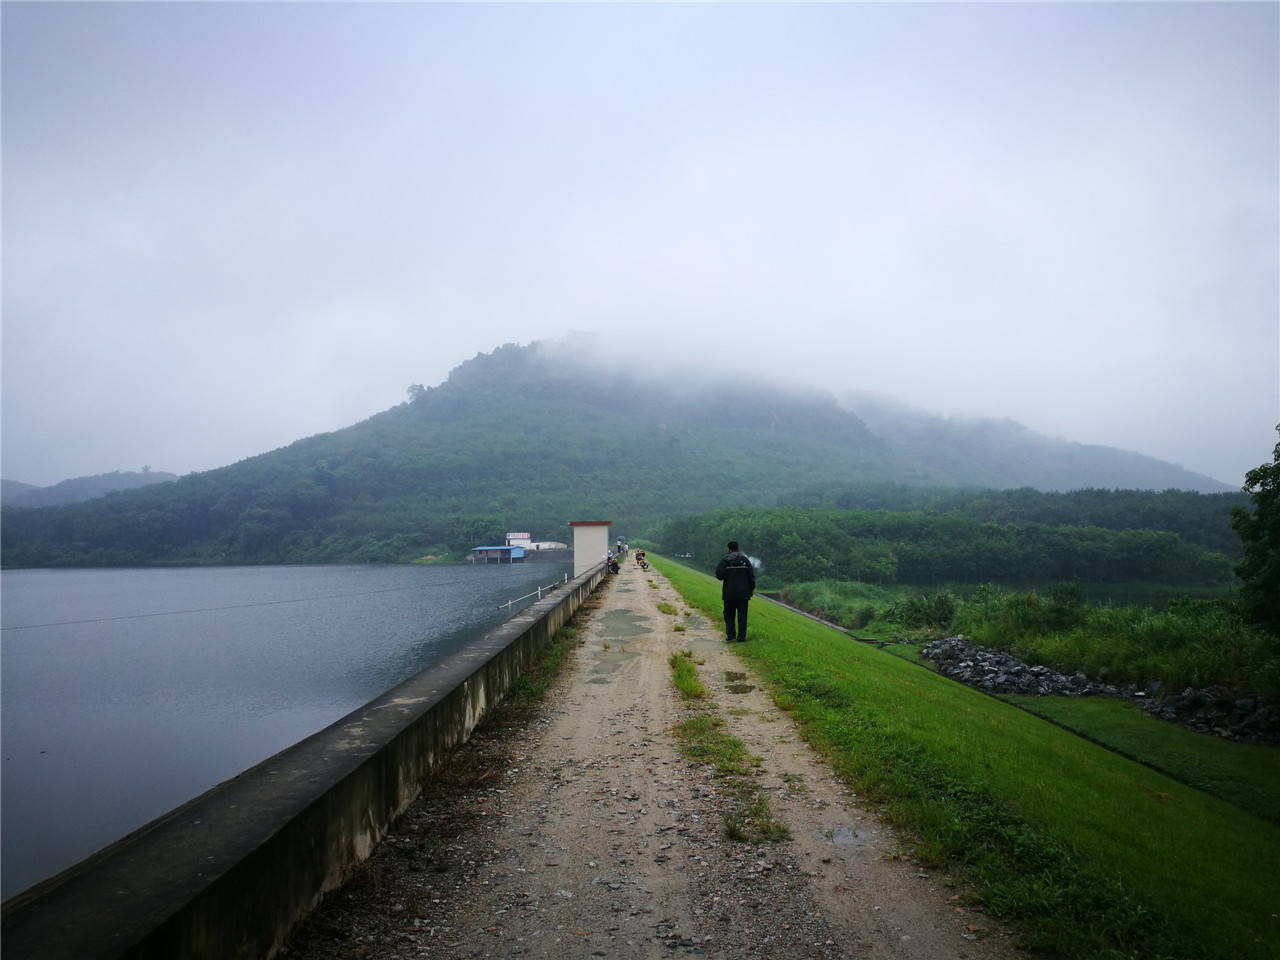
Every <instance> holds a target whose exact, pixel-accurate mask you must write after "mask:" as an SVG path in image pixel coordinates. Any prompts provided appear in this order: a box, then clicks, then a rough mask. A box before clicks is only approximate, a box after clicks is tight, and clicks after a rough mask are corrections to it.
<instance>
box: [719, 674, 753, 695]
mask: <svg viewBox="0 0 1280 960" xmlns="http://www.w3.org/2000/svg"><path fill="white" fill-rule="evenodd" d="M724 679H725V689H726V690H728V691H729V692H730V693H750V692H751V691H752V690H754V689H755V688H756V685H755V684H754V683H744V682H743V681H745V680H746V679H747V675H746V674H745V673H743V672H742V671H741V670H726V671H725V672H724Z"/></svg>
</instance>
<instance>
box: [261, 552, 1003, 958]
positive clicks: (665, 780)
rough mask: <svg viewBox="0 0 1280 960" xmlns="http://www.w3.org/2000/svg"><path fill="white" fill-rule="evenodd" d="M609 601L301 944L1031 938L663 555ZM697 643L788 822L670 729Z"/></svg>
mask: <svg viewBox="0 0 1280 960" xmlns="http://www.w3.org/2000/svg"><path fill="white" fill-rule="evenodd" d="M757 602H760V601H757ZM659 603H666V604H669V605H670V606H672V607H674V608H675V613H674V614H672V613H666V612H663V611H662V610H660V609H659V607H658V604H659ZM593 607H594V609H592V610H590V611H589V612H588V613H586V614H584V615H581V616H580V618H579V630H580V637H581V638H582V640H583V643H582V645H581V646H580V647H579V648H578V649H577V651H576V652H575V653H574V654H573V655H572V657H571V661H570V663H569V664H568V666H567V669H566V670H565V671H564V676H563V677H562V679H561V680H560V681H558V682H557V684H556V685H555V686H554V687H553V690H552V692H551V694H550V695H549V697H548V698H547V700H546V701H545V703H544V704H543V706H542V707H541V708H540V709H539V710H538V711H537V713H536V714H535V715H534V716H530V717H521V718H519V720H518V722H516V721H510V722H507V723H505V724H503V723H501V722H500V723H499V724H497V725H496V726H485V727H482V728H481V729H480V730H479V731H478V732H477V735H476V736H475V737H474V738H473V740H472V741H471V743H469V744H468V745H467V746H466V747H465V748H464V749H463V750H462V751H460V752H459V754H458V756H457V758H456V761H455V763H454V764H453V765H452V767H451V769H450V770H449V771H446V772H445V774H444V775H442V778H441V784H440V785H439V786H437V787H434V788H432V789H431V790H430V791H428V792H427V793H426V794H424V796H423V798H421V799H420V800H419V801H418V802H417V803H416V804H415V805H414V806H413V808H412V809H411V810H410V811H409V812H408V813H407V814H406V815H405V817H403V818H402V820H401V821H400V822H399V823H398V824H397V827H396V829H395V831H394V832H393V834H392V835H391V836H390V837H389V838H388V839H387V840H386V841H385V842H384V843H383V844H382V845H381V846H380V847H379V848H378V850H377V851H376V852H375V854H374V856H373V857H372V858H371V860H370V862H369V864H368V865H367V866H366V867H365V868H363V869H362V871H361V872H360V874H359V875H358V876H357V877H356V878H354V879H353V881H352V882H350V883H349V884H348V885H347V886H346V887H344V888H343V889H342V890H340V891H336V892H335V893H334V894H331V895H330V897H329V898H327V899H326V901H325V903H324V904H323V905H322V907H321V908H320V909H319V910H318V911H317V912H316V914H315V915H314V916H313V917H312V918H311V920H309V921H308V923H307V924H306V925H305V926H304V927H303V928H302V929H301V930H300V931H299V932H298V933H297V934H296V935H295V936H294V937H293V938H291V940H290V942H289V944H287V945H286V947H285V950H284V952H283V953H282V955H283V956H287V957H291V958H296V960H332V958H337V957H348V958H349V957H368V958H408V957H433V958H441V960H455V958H457V960H461V958H470V957H509V956H529V957H555V958H579V957H581V958H593V957H611V958H625V960H631V958H658V957H673V956H685V955H712V954H714V955H719V956H722V957H729V958H736V957H769V958H771V960H794V958H824V960H828V958H829V960H835V958H850V960H853V958H858V960H862V958H903V960H944V958H946V960H954V958H986V960H1009V958H1013V957H1017V956H1020V954H1019V953H1018V952H1017V951H1016V950H1014V948H1013V946H1012V944H1013V939H1012V937H1011V936H1010V935H1009V934H1008V932H1006V931H1004V930H1001V929H1000V928H999V927H998V926H997V925H995V924H993V923H992V922H990V921H989V920H988V919H987V918H986V917H984V916H983V915H982V914H981V913H979V912H975V911H973V910H972V909H970V908H968V907H966V906H965V905H964V903H965V901H964V898H963V892H962V891H961V890H959V889H955V888H953V887H951V886H949V885H948V882H947V880H946V878H945V877H943V876H939V875H933V874H932V873H931V871H927V870H924V869H922V868H921V867H920V866H919V865H917V864H915V863H913V862H911V860H910V859H909V858H905V857H902V856H901V855H900V853H901V847H900V845H899V843H898V841H897V839H896V837H895V835H894V833H893V831H892V830H891V829H890V828H889V827H887V826H886V825H885V824H884V823H883V822H881V820H880V819H879V818H878V817H877V814H876V811H875V810H874V809H873V808H872V807H870V806H868V805H866V804H864V803H862V802H861V801H860V800H859V798H858V797H856V796H854V795H852V794H851V793H850V792H849V791H848V790H847V789H846V788H845V786H844V785H843V784H842V783H840V782H839V781H838V780H836V779H835V778H834V777H833V776H832V774H831V772H830V771H829V770H828V769H826V768H825V767H824V766H823V765H822V764H821V763H820V762H818V761H817V760H815V758H814V756H813V755H812V752H811V751H810V750H809V748H808V747H807V746H806V745H805V744H804V743H803V741H801V740H800V739H799V738H798V737H797V736H796V733H795V730H794V728H793V727H792V725H791V723H790V721H789V720H788V718H787V716H786V715H785V714H784V713H782V712H780V711H779V710H778V709H777V708H776V707H775V706H774V705H773V703H772V701H771V700H770V699H769V698H768V697H767V696H766V695H764V694H763V693H762V692H761V691H760V690H759V689H757V688H756V686H755V684H754V682H753V679H752V678H751V677H750V676H749V674H747V672H746V667H744V666H743V663H742V661H740V660H739V659H738V658H737V657H736V656H735V650H736V649H737V645H733V644H725V643H724V642H723V640H722V639H721V635H722V630H721V629H720V626H721V625H720V624H718V623H710V622H707V621H706V620H704V619H701V618H699V617H696V616H692V615H690V614H689V613H688V611H687V608H686V607H685V605H684V604H683V602H682V601H681V600H680V598H679V597H678V595H677V594H676V593H675V591H674V590H673V589H672V588H671V586H670V585H669V584H668V583H667V581H666V580H665V579H664V578H663V577H662V576H661V575H660V574H657V573H656V572H654V571H652V570H650V571H642V570H640V569H639V568H637V567H636V566H635V564H634V563H632V562H631V560H630V559H628V561H627V562H626V564H625V565H624V567H623V570H622V572H621V573H620V574H618V575H616V576H613V577H611V578H610V579H609V580H608V581H607V582H606V584H605V585H603V586H602V587H601V589H600V591H599V593H598V599H597V600H596V601H595V602H594V603H593ZM677 625H679V626H681V627H683V628H684V629H683V630H677V629H676V627H677ZM748 642H749V641H748ZM683 650H689V651H691V652H692V653H693V655H694V658H695V659H696V660H697V661H699V663H700V666H699V672H700V675H701V677H702V681H703V683H704V684H705V685H706V686H707V687H708V688H709V689H710V690H711V695H712V699H713V700H714V701H715V703H716V709H717V712H718V714H719V716H720V717H722V718H723V720H724V724H725V727H724V728H725V729H727V730H728V732H729V733H731V734H732V735H733V736H735V737H737V738H738V739H740V740H742V741H743V742H744V743H745V744H746V747H747V750H748V752H750V753H751V754H754V755H756V756H758V757H760V758H761V761H762V762H761V765H760V767H759V772H758V778H759V784H760V787H761V789H762V791H763V795H764V796H765V797H766V798H767V799H768V802H769V805H770V807H771V808H772V812H773V816H774V817H775V818H776V819H777V820H780V821H782V822H783V823H785V824H786V826H787V828H788V829H789V832H790V838H789V839H786V840H782V841H778V842H770V843H759V844H748V843H742V842H735V841H731V840H729V839H728V838H727V836H726V832H725V829H724V823H723V816H724V814H725V812H726V811H727V810H728V809H729V808H730V805H731V803H732V798H731V797H730V796H729V795H728V793H727V791H726V790H725V789H724V786H723V783H722V782H720V781H718V780H717V779H716V777H715V776H714V775H713V774H712V773H711V771H710V770H709V768H708V767H707V765H705V764H701V763H692V762H690V761H688V760H685V759H682V758H681V757H680V755H679V753H678V750H677V744H676V742H675V740H674V738H673V737H672V736H671V733H670V731H671V729H672V727H673V726H674V725H675V724H676V723H677V722H678V720H679V719H680V717H681V716H682V711H683V710H684V709H685V707H684V705H683V704H682V702H681V700H680V698H679V696H678V695H677V693H676V691H675V689H674V687H673V686H672V684H671V679H670V678H671V671H670V667H669V666H668V663H667V660H668V657H669V655H670V654H671V653H673V652H678V651H683Z"/></svg>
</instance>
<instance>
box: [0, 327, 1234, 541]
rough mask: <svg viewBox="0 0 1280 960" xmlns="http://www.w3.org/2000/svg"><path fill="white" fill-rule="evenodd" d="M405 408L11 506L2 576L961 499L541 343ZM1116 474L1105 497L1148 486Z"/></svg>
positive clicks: (851, 440)
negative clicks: (50, 500) (128, 487)
mask: <svg viewBox="0 0 1280 960" xmlns="http://www.w3.org/2000/svg"><path fill="white" fill-rule="evenodd" d="M410 395H411V399H410V400H409V401H407V402H405V403H403V404H400V405H398V406H396V407H393V408H392V409H390V410H387V411H385V412H383V413H380V414H378V415H376V416H374V417H371V418H370V419H368V420H366V421H364V422H362V423H359V424H356V425H354V426H351V427H348V428H346V429H343V430H338V431H335V432H333V433H327V434H321V435H318V436H314V437H309V438H307V439H305V440H299V441H297V442H296V443H293V444H291V445H290V446H288V447H284V448H282V449H280V450H276V451H273V452H271V453H266V454H262V455H260V456H257V457H253V458H250V459H248V460H244V461H241V462H239V463H236V464H233V465H231V466H228V467H223V468H220V469H218V470H212V471H208V472H205V473H200V474H192V475H189V476H186V477H183V478H181V479H179V480H176V481H173V482H170V483H163V484H157V485H154V486H150V487H147V488H145V489H141V490H133V491H125V492H120V493H113V494H110V495H108V496H106V497H103V498H99V499H97V500H91V501H87V502H85V503H79V504H71V505H68V506H61V507H46V508H41V509H14V508H8V507H6V508H5V509H4V510H3V560H4V563H5V565H6V566H19V565H50V564H62V563H164V562H282V561H288V562H316V561H328V560H403V559H408V558H411V557H415V556H421V555H423V554H426V553H438V552H440V551H442V550H458V549H465V548H466V547H469V546H473V545H475V544H477V543H480V542H486V541H491V540H492V539H493V538H494V537H495V536H501V535H502V533H503V532H504V531H505V530H516V529H518V530H527V531H530V532H532V533H533V534H534V536H535V537H537V538H541V539H565V538H566V536H567V534H568V529H567V527H566V523H567V522H568V521H570V520H576V519H609V520H613V521H614V522H615V529H616V530H617V532H618V533H620V534H625V535H629V536H632V537H635V536H640V535H643V534H645V533H647V532H650V531H653V530H657V529H659V528H660V526H661V524H663V523H664V522H665V521H667V520H669V519H671V518H673V517H678V516H683V515H688V514H692V513H697V512H701V511H706V510H713V509H725V508H745V507H759V506H776V505H785V504H789V503H794V502H797V498H802V497H815V496H816V497H819V498H821V497H824V496H825V495H826V494H824V493H823V491H833V492H836V493H832V495H837V493H838V491H848V490H851V489H852V490H858V491H876V493H875V496H876V497H879V498H880V499H882V500H885V501H886V502H885V506H886V507H888V508H891V509H892V508H894V507H893V506H892V505H891V504H890V503H889V502H887V501H892V500H895V499H909V498H911V497H914V496H918V495H919V493H920V491H922V490H924V489H926V488H933V492H934V493H935V494H937V493H938V492H939V491H943V490H945V489H947V488H950V489H952V490H954V489H955V488H956V487H957V486H958V485H957V484H956V482H955V481H954V480H953V479H951V478H950V477H948V476H947V475H946V473H945V472H944V471H940V470H938V469H936V468H934V467H933V466H931V465H928V464H925V463H922V462H920V461H919V460H910V461H904V458H903V457H902V456H901V455H900V454H898V453H895V451H894V450H893V449H892V448H891V445H890V444H888V443H886V442H885V440H883V439H882V438H879V437H877V436H875V435H874V434H873V433H872V432H871V431H870V430H869V429H868V428H867V426H866V425H865V424H864V422H863V421H862V420H861V419H860V418H859V417H857V416H856V415H855V414H853V413H850V412H848V411H846V410H844V409H842V408H841V407H840V406H839V405H838V404H837V403H836V402H835V400H834V398H832V397H830V396H825V395H818V394H805V393H788V392H785V391H782V390H778V389H772V388H765V387H748V386H737V387H730V386H726V385H723V384H706V385H703V384H687V383H686V384H683V385H671V384H668V385H660V384H658V383H655V382H652V381H640V380H636V379H631V378H627V377H625V376H622V375H619V374H605V373H603V372H600V373H596V372H588V371H587V370H585V369H584V368H582V367H576V366H568V365H565V364H563V363H557V362H554V361H553V360H552V359H551V358H550V357H549V356H548V355H547V354H545V353H544V352H543V351H541V350H539V349H538V348H537V347H536V346H531V347H517V346H511V345H508V346H504V347H501V348H499V349H497V350H495V351H494V352H492V353H490V354H482V355H480V356H477V357H476V358H474V359H472V360H470V361H468V362H466V363H464V364H462V365H460V366H459V367H457V368H456V369H455V370H454V371H453V372H452V373H451V374H450V376H449V379H448V380H447V381H446V382H445V383H443V384H441V385H440V386H438V387H433V388H429V389H422V388H417V387H415V388H412V389H411V391H410ZM1117 453H1119V451H1117ZM1122 465H1123V458H1120V459H1118V461H1117V472H1116V474H1115V479H1114V483H1113V485H1114V486H1115V487H1128V486H1142V485H1143V484H1142V482H1141V481H1140V480H1138V479H1135V478H1134V477H1133V476H1132V475H1131V474H1130V473H1126V472H1125V471H1124V470H1123V469H1122ZM1188 476H1190V475H1188ZM1187 485H1188V486H1191V484H1187ZM1197 502H1198V501H1197ZM1229 508H1230V504H1229V503H1226V502H1225V501H1222V502H1219V501H1218V498H1215V497H1209V498H1207V500H1206V501H1205V502H1204V504H1203V505H1202V509H1203V510H1204V511H1206V512H1208V513H1210V514H1213V515H1219V514H1220V515H1221V517H1222V523H1223V524H1224V525H1225V522H1226V514H1227V512H1228V511H1229Z"/></svg>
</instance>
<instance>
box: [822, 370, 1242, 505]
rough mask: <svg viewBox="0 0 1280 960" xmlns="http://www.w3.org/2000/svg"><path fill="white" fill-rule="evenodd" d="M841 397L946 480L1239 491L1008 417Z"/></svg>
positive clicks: (900, 454) (904, 458)
mask: <svg viewBox="0 0 1280 960" xmlns="http://www.w3.org/2000/svg"><path fill="white" fill-rule="evenodd" d="M841 403H842V406H844V407H845V408H846V409H848V410H850V411H851V412H853V413H855V414H856V415H857V416H858V417H859V419H861V420H862V421H863V423H865V424H866V425H867V427H868V428H869V429H870V430H871V432H872V433H873V434H874V435H875V436H876V437H878V438H880V439H881V440H883V441H884V442H885V444H886V445H887V446H888V448H889V449H890V450H891V451H892V452H893V455H894V457H895V458H896V459H897V460H898V461H899V462H900V463H903V464H912V465H914V466H915V468H916V469H918V470H921V471H924V472H930V471H932V472H933V473H934V474H936V476H937V480H938V482H940V483H944V484H946V485H957V486H962V487H977V488H985V489H995V490H1001V489H1007V488H1010V487H1033V488H1035V489H1036V490H1060V491H1062V490H1083V489H1090V488H1098V487H1101V488H1104V489H1106V488H1110V489H1116V488H1124V489H1133V490H1195V491H1199V492H1200V493H1227V492H1234V491H1236V490H1238V489H1239V488H1238V487H1232V486H1228V485H1227V484H1225V483H1222V482H1220V481H1218V480H1215V479H1213V478H1212V477H1206V476H1204V475H1203V474H1199V473H1193V472H1192V471H1190V470H1186V469H1184V468H1183V467H1180V466H1177V465H1175V464H1172V463H1166V462H1165V461H1163V460H1157V459H1156V458H1155V457H1148V456H1144V455H1143V454H1140V453H1134V452H1132V451H1129V450H1119V449H1116V448H1115V447H1104V446H1096V445H1088V444H1082V443H1075V442H1073V441H1069V440H1061V439H1052V438H1049V437H1046V436H1044V435H1043V434H1039V433H1036V432H1035V431H1033V430H1030V429H1028V428H1027V427H1025V426H1023V425H1022V424H1020V423H1017V422H1015V421H1013V420H989V419H963V418H946V417H941V416H937V415H934V414H929V413H924V412H922V411H919V410H913V409H910V408H908V407H906V406H903V405H901V404H899V403H897V402H895V401H891V400H886V399H884V398H882V397H876V396H872V395H868V394H856V393H854V394H849V395H847V396H845V397H843V398H842V401H841Z"/></svg>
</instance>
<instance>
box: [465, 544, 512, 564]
mask: <svg viewBox="0 0 1280 960" xmlns="http://www.w3.org/2000/svg"><path fill="white" fill-rule="evenodd" d="M467 563H524V547H506V546H503V547H472V548H471V549H470V550H468V551H467Z"/></svg>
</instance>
